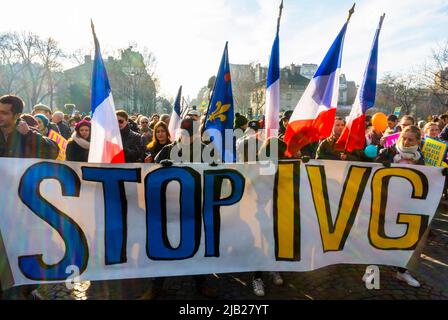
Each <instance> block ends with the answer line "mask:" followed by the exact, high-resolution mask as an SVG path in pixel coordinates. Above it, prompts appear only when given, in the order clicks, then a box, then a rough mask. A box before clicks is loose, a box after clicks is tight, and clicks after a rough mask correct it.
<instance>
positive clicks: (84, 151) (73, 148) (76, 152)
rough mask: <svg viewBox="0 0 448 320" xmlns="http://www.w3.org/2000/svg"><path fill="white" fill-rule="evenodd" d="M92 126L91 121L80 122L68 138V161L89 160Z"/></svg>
mask: <svg viewBox="0 0 448 320" xmlns="http://www.w3.org/2000/svg"><path fill="white" fill-rule="evenodd" d="M90 128H91V124H90V122H89V121H86V120H82V121H81V122H78V123H77V124H76V127H75V132H73V134H72V137H71V138H70V140H68V143H67V150H66V160H67V161H78V162H88V160H89V149H90Z"/></svg>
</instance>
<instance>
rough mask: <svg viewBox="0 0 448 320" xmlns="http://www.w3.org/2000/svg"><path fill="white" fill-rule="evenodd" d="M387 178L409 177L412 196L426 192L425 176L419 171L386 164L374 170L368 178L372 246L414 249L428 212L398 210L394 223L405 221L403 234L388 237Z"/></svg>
mask: <svg viewBox="0 0 448 320" xmlns="http://www.w3.org/2000/svg"><path fill="white" fill-rule="evenodd" d="M391 178H402V179H405V180H407V181H409V183H411V185H412V198H413V199H426V197H427V195H428V179H427V178H426V176H425V175H424V174H423V173H421V172H420V171H417V170H414V169H410V168H386V169H380V170H378V171H376V172H375V174H374V175H373V178H372V207H371V217H370V226H369V240H370V243H371V244H372V246H374V247H375V248H377V249H382V250H412V249H415V247H416V246H417V244H418V241H419V240H420V238H421V236H422V235H423V233H424V231H425V230H426V228H427V227H428V216H426V215H417V214H406V213H399V214H398V219H397V223H398V224H406V225H407V230H406V234H405V235H403V236H402V237H398V238H391V237H388V236H387V235H386V232H385V229H384V224H385V220H386V219H385V217H386V206H387V196H388V188H389V181H390V179H391ZM403 201H405V199H403Z"/></svg>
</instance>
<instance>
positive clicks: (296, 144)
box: [284, 20, 349, 156]
mask: <svg viewBox="0 0 448 320" xmlns="http://www.w3.org/2000/svg"><path fill="white" fill-rule="evenodd" d="M348 22H349V21H348V20H347V22H346V23H345V24H344V26H343V27H342V29H341V31H340V32H339V34H338V36H337V37H336V39H335V40H334V42H333V45H332V46H331V48H330V50H329V51H328V53H327V55H326V56H325V58H324V60H323V61H322V63H321V64H320V66H319V68H318V69H317V71H316V74H315V75H314V77H313V79H311V81H310V83H309V85H308V87H307V88H306V90H305V92H304V93H303V95H302V97H301V98H300V100H299V102H298V104H297V106H296V108H295V109H294V112H293V114H292V115H291V118H290V120H289V125H288V127H287V129H286V133H285V137H284V141H285V143H286V144H287V154H288V155H289V156H292V155H294V154H295V153H297V151H299V150H300V149H302V148H303V147H304V146H306V145H308V144H310V143H313V142H316V141H319V140H322V139H325V138H327V137H329V136H330V135H331V132H332V129H333V125H334V118H335V116H336V108H337V104H338V97H339V75H340V70H341V60H342V49H343V46H344V38H345V32H346V31H347V25H348Z"/></svg>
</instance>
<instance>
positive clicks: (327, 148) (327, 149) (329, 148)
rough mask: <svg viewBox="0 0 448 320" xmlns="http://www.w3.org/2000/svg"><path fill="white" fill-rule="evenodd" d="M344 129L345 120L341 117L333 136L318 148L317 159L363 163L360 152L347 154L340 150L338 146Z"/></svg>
mask: <svg viewBox="0 0 448 320" xmlns="http://www.w3.org/2000/svg"><path fill="white" fill-rule="evenodd" d="M344 128H345V120H344V119H342V118H341V117H336V119H335V121H334V126H333V132H332V134H331V136H330V137H329V138H327V139H325V140H322V141H321V143H320V144H319V147H318V148H317V152H316V159H326V160H344V161H361V154H360V152H359V151H358V150H355V151H353V152H346V151H345V150H344V148H339V147H338V146H337V145H336V142H337V141H338V139H339V137H340V136H341V134H342V131H344Z"/></svg>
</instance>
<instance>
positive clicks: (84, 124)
mask: <svg viewBox="0 0 448 320" xmlns="http://www.w3.org/2000/svg"><path fill="white" fill-rule="evenodd" d="M91 126H92V125H91V123H90V122H89V121H87V120H81V121H79V122H78V123H77V124H76V125H75V131H76V133H78V134H79V129H81V127H89V128H90V127H91Z"/></svg>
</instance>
